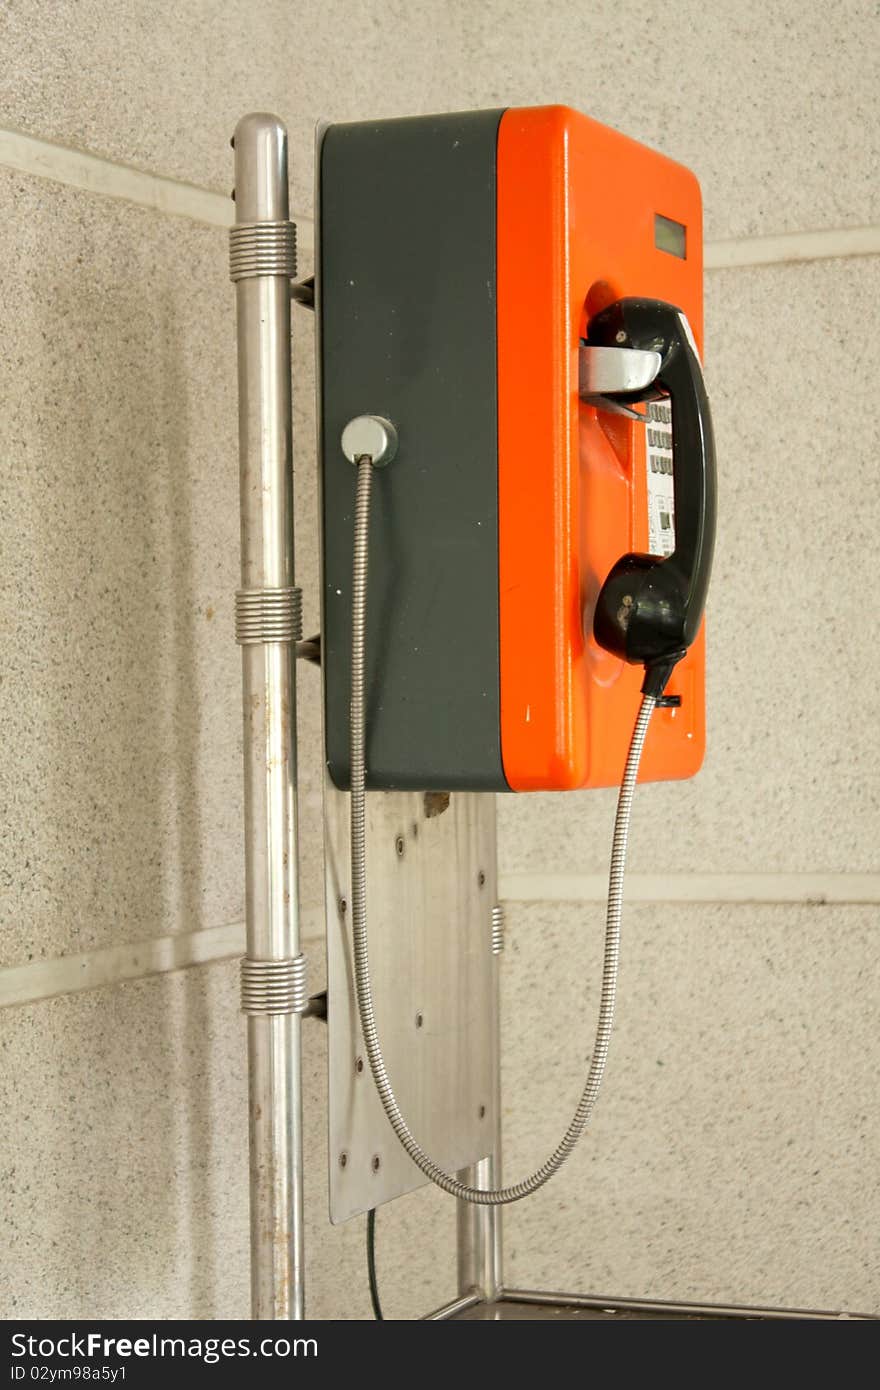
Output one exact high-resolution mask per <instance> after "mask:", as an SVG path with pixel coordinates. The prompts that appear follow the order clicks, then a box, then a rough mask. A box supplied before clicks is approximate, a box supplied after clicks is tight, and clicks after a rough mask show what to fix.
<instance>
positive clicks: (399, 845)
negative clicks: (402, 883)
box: [394, 835, 406, 859]
mask: <svg viewBox="0 0 880 1390" xmlns="http://www.w3.org/2000/svg"><path fill="white" fill-rule="evenodd" d="M394 848H395V849H396V850H397V857H398V859H402V858H403V856H404V855H405V854H406V841H405V840H404V838H403V836H402V835H398V837H397V839H396V840H395V841H394Z"/></svg>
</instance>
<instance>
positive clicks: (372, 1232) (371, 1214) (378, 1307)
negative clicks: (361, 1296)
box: [367, 1207, 385, 1322]
mask: <svg viewBox="0 0 880 1390" xmlns="http://www.w3.org/2000/svg"><path fill="white" fill-rule="evenodd" d="M367 1273H368V1274H369V1276H370V1302H371V1303H372V1305H373V1317H374V1318H375V1319H376V1321H377V1322H384V1321H385V1315H384V1313H383V1312H382V1304H381V1303H380V1302H379V1285H378V1283H377V1281H376V1209H375V1207H374V1208H373V1210H372V1211H368V1212H367Z"/></svg>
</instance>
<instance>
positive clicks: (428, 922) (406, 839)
mask: <svg viewBox="0 0 880 1390" xmlns="http://www.w3.org/2000/svg"><path fill="white" fill-rule="evenodd" d="M447 802H448V804H447ZM348 816H349V798H348V794H347V793H345V792H340V791H338V790H337V789H336V788H335V787H334V786H333V785H332V784H331V783H330V782H329V779H328V781H327V783H326V785H325V792H324V843H325V850H326V890H327V891H326V902H327V989H328V999H327V1009H328V1015H327V1022H328V1029H329V1074H330V1085H329V1141H330V1151H329V1155H330V1219H331V1221H332V1222H334V1223H338V1222H342V1221H346V1220H348V1218H349V1217H352V1216H356V1215H357V1214H358V1213H359V1212H364V1211H368V1210H369V1209H370V1208H371V1207H376V1206H379V1205H380V1204H381V1203H383V1202H389V1201H391V1200H392V1199H393V1198H395V1197H399V1196H401V1195H402V1194H403V1193H404V1192H410V1191H412V1190H413V1189H414V1188H416V1187H419V1186H421V1185H422V1184H423V1183H424V1182H426V1181H427V1179H426V1178H424V1177H423V1176H422V1174H421V1173H420V1172H419V1170H418V1169H417V1168H416V1166H415V1164H413V1163H412V1161H411V1160H410V1159H409V1158H408V1157H407V1155H406V1153H405V1152H404V1150H403V1149H402V1148H401V1146H400V1143H399V1142H398V1140H397V1138H396V1136H395V1134H394V1132H393V1130H392V1129H391V1126H390V1125H389V1123H388V1121H387V1119H386V1118H385V1114H384V1111H383V1110H382V1106H381V1103H380V1101H379V1098H378V1096H377V1094H376V1088H375V1086H374V1084H373V1078H372V1076H371V1075H370V1069H369V1063H368V1062H367V1058H366V1053H365V1051H364V1048H363V1043H362V1037H361V1032H360V1026H359V1023H358V1017H357V1004H356V1000H355V993H354V979H353V969H352V956H351V912H350V909H349V903H350V901H351V894H350V877H349V875H350V856H349V824H348ZM496 901H497V899H496V869H495V798H494V796H492V795H488V794H475V793H464V792H457V793H453V794H452V796H451V797H449V798H446V797H445V796H442V795H439V794H437V793H427V794H423V793H418V792H369V793H368V794H367V913H368V923H369V941H370V965H371V970H372V977H373V990H374V995H375V1001H376V1015H377V1019H378V1024H379V1036H380V1038H381V1041H382V1047H383V1050H384V1052H385V1058H386V1063H387V1066H388V1070H389V1074H390V1076H391V1081H392V1085H393V1086H394V1088H395V1093H396V1095H397V1098H398V1100H399V1102H400V1105H401V1107H402V1109H403V1112H404V1114H405V1115H406V1117H407V1120H408V1122H409V1124H410V1126H411V1127H412V1130H413V1133H414V1134H415V1136H416V1138H417V1139H418V1140H419V1142H420V1143H421V1144H422V1146H423V1147H424V1148H426V1149H427V1150H428V1151H429V1152H430V1153H431V1154H432V1156H433V1157H434V1158H436V1159H437V1161H438V1162H439V1163H441V1164H442V1165H443V1166H444V1167H445V1168H446V1169H447V1171H449V1172H455V1171H456V1170H458V1169H461V1168H464V1167H465V1166H466V1165H468V1164H470V1163H474V1162H476V1161H477V1160H478V1159H480V1158H483V1157H485V1156H486V1155H488V1154H489V1153H491V1151H492V1149H493V1139H494V1135H495V1129H496V1124H497V1115H496V1113H495V1100H494V1097H495V1089H496V1088H495V1076H496V1068H497V1066H498V1056H497V1024H496V1020H495V1017H494V1009H493V1008H492V1007H491V1004H490V1001H491V1000H492V998H493V997H494V995H493V990H494V979H495V976H494V972H495V971H497V969H498V957H497V956H496V955H493V953H492V907H493V906H494V904H495V902H496Z"/></svg>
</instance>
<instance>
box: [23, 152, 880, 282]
mask: <svg viewBox="0 0 880 1390" xmlns="http://www.w3.org/2000/svg"><path fill="white" fill-rule="evenodd" d="M0 165H5V166H6V168H8V169H15V170H18V171H19V172H20V173H24V174H34V175H36V176H37V177H39V178H45V179H52V180H54V182H55V183H63V184H67V185H68V186H69V187H71V188H80V189H83V190H85V191H86V192H89V193H100V194H103V195H105V196H106V197H110V198H122V199H124V200H125V201H127V202H130V203H137V204H138V205H139V206H141V207H147V208H152V209H154V210H155V211H157V212H164V213H169V214H171V215H173V216H178V217H188V218H189V219H190V220H191V221H194V222H201V223H206V224H207V225H209V226H211V227H228V226H230V225H231V222H232V216H233V205H232V202H231V201H230V199H229V198H227V197H226V196H225V195H224V194H222V193H215V192H213V191H212V190H211V189H207V188H200V187H199V186H198V185H196V184H191V183H184V182H181V181H180V180H178V179H173V178H167V177H165V176H164V175H162V174H151V173H148V172H147V171H146V170H143V169H134V168H132V167H131V166H130V165H128V164H120V163H117V162H116V161H115V160H111V159H105V158H103V157H101V156H100V155H94V154H89V153H87V152H86V151H83V150H74V149H70V148H68V147H67V146H66V145H56V144H53V143H52V142H51V141H49V140H40V139H38V138H37V137H36V136H34V135H24V134H22V133H21V132H20V131H15V130H2V129H0ZM293 217H294V221H295V222H296V225H297V241H298V243H299V247H300V250H301V251H302V252H304V253H306V254H309V253H311V251H312V250H313V248H314V222H313V219H312V218H310V217H303V216H299V215H297V214H296V213H294V214H293ZM878 254H880V227H841V228H832V229H829V230H828V231H821V232H785V233H781V234H780V235H778V236H744V237H730V238H727V239H723V240H719V241H710V242H707V243H706V247H705V252H704V265H705V268H706V270H730V269H734V268H742V267H744V266H756V265H784V264H791V263H795V262H798V261H818V260H829V259H834V258H837V257H848V256H874V255H878Z"/></svg>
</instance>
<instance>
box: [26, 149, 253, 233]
mask: <svg viewBox="0 0 880 1390" xmlns="http://www.w3.org/2000/svg"><path fill="white" fill-rule="evenodd" d="M0 164H5V166H6V167H7V169H15V170H17V171H18V172H19V173H22V174H36V175H37V176H38V177H39V178H43V179H52V180H53V181H54V182H55V183H63V184H67V185H68V186H69V187H70V188H81V189H84V190H85V191H86V192H88V193H103V194H105V195H106V196H107V197H110V198H123V199H125V200H126V201H127V202H130V203H138V204H139V205H140V206H141V207H147V208H153V209H154V210H155V211H157V212H168V213H176V214H177V215H178V216H180V217H189V218H190V219H191V220H193V221H195V222H207V223H209V224H210V225H211V226H212V227H228V226H229V224H230V222H231V220H232V203H231V201H230V199H229V198H224V197H223V195H222V194H221V193H212V192H211V191H210V190H209V189H207V188H199V187H198V186H197V185H196V184H190V183H180V182H179V181H178V180H177V179H169V178H164V177H163V176H162V175H161V174H148V173H146V172H145V171H144V170H143V169H132V168H130V167H129V166H128V165H127V164H117V163H115V162H114V161H113V160H109V159H102V158H101V157H100V156H99V155H94V154H87V153H85V152H84V151H83V150H71V149H68V148H67V147H66V146H64V145H53V144H51V143H50V141H48V140H38V139H37V138H36V137H35V136H33V135H22V134H20V133H19V132H18V131H15V130H0Z"/></svg>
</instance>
